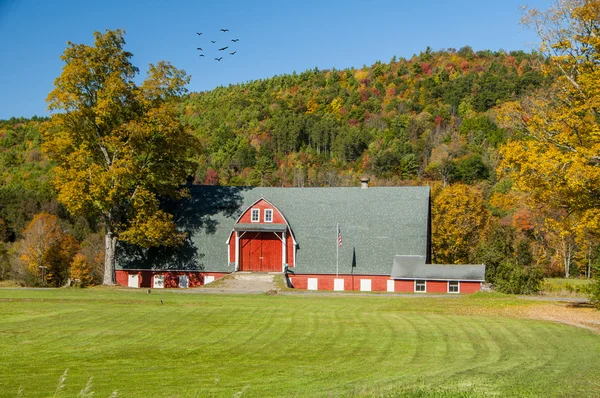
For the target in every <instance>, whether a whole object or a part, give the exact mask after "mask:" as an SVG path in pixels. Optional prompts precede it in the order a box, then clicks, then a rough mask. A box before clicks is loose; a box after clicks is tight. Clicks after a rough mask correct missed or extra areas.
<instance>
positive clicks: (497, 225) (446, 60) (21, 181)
mask: <svg viewBox="0 0 600 398" xmlns="http://www.w3.org/2000/svg"><path fill="white" fill-rule="evenodd" d="M546 63H547V61H546V59H545V58H544V57H543V56H542V55H541V54H539V53H536V52H533V53H524V52H522V51H516V52H504V51H498V52H491V51H479V52H474V51H473V50H472V49H471V48H469V47H464V48H461V49H460V50H458V51H457V50H453V49H448V50H444V51H432V50H431V49H429V48H428V49H427V50H426V51H424V52H422V53H421V54H419V55H415V56H414V57H412V58H411V59H396V58H393V59H392V60H391V61H390V62H388V63H383V62H376V63H375V64H374V65H371V66H364V67H363V68H360V69H346V70H317V69H315V70H308V71H305V72H302V73H293V74H288V75H282V76H276V77H273V78H270V79H264V80H258V81H252V82H248V83H244V84H238V85H231V86H229V87H219V88H216V89H214V90H212V91H208V92H202V93H192V94H190V95H188V96H186V97H184V98H182V100H181V104H180V109H181V118H182V120H183V122H184V123H185V124H186V125H187V126H189V128H190V129H192V130H193V131H194V133H195V135H196V137H197V138H198V140H199V143H200V146H201V155H200V156H199V157H198V159H196V161H197V171H196V173H195V181H196V183H202V184H211V185H217V184H221V185H260V186H284V187H292V186H298V187H310V186H355V185H357V184H358V182H359V177H360V176H361V175H365V174H366V175H368V176H370V177H371V185H375V186H377V185H379V186H381V185H425V184H427V185H431V186H432V203H433V209H432V214H433V246H434V260H435V261H436V262H438V263H481V262H484V263H486V264H487V265H488V279H489V280H490V281H491V282H496V283H498V284H500V285H502V284H504V285H503V286H504V290H505V291H511V289H513V290H515V291H516V290H518V291H527V290H528V289H530V290H531V291H534V290H536V288H537V287H536V286H537V285H535V283H536V282H535V281H536V280H539V278H540V277H541V276H542V273H543V274H545V275H564V274H565V273H566V272H565V262H566V264H567V268H566V270H567V273H568V272H571V274H573V275H579V274H586V275H588V276H589V274H590V269H591V266H592V265H593V264H594V262H596V261H597V257H598V256H597V250H596V249H597V246H596V247H595V248H594V249H593V250H592V249H589V250H588V248H586V250H587V251H586V250H583V249H580V248H578V247H577V245H576V244H575V242H573V245H572V247H571V250H570V251H569V252H566V251H565V250H563V248H564V242H563V241H562V240H561V239H562V238H561V237H560V236H555V235H556V234H555V233H554V231H553V230H551V229H549V228H547V227H545V226H546V225H548V224H547V223H546V222H545V220H546V219H547V217H549V215H550V216H552V214H554V213H552V211H551V210H549V209H547V210H548V211H544V212H541V211H538V210H539V209H535V208H534V207H532V206H530V205H529V202H528V200H527V195H526V194H523V193H517V192H515V191H513V190H512V189H511V188H512V185H513V183H512V181H511V180H510V178H508V177H502V178H499V177H498V174H497V167H498V162H499V158H500V155H499V148H500V147H501V146H502V145H503V144H504V143H505V142H506V140H507V139H508V138H510V136H511V135H512V134H518V132H514V130H513V129H510V130H506V129H503V128H501V127H500V123H499V121H498V116H497V109H498V107H499V106H502V104H504V103H508V102H514V101H519V100H520V99H521V98H523V96H525V95H527V94H531V93H533V92H535V91H536V90H540V89H543V88H545V87H547V86H548V85H549V84H550V81H551V80H552V76H548V75H547V74H544V73H543V71H542V67H543V65H545V64H546ZM42 121H43V119H39V118H33V119H31V120H25V119H11V120H9V121H3V122H1V123H0V150H1V152H0V171H1V175H2V186H1V187H0V217H1V219H0V227H1V228H0V233H1V234H2V235H1V236H0V238H1V239H2V242H3V243H2V246H0V256H1V257H0V261H1V262H2V266H1V268H0V279H1V278H7V277H13V278H17V279H20V280H27V283H30V284H35V283H36V280H38V279H37V278H39V277H40V275H39V270H32V269H29V270H28V268H27V267H28V266H27V264H28V261H29V259H30V256H31V255H32V254H31V252H30V251H28V250H29V249H30V248H31V247H32V245H34V243H33V242H37V244H39V243H40V242H39V241H40V240H43V236H40V234H38V235H37V236H36V234H35V233H33V232H32V231H35V230H38V231H39V230H43V228H42V227H41V226H40V225H42V226H44V228H50V229H48V230H49V231H52V234H46V235H52V236H54V238H53V241H52V242H50V243H48V242H46V243H47V245H46V246H44V247H46V250H47V252H46V254H44V255H46V256H47V264H48V266H47V267H48V271H47V272H48V274H49V275H50V277H48V274H46V275H45V276H44V277H43V278H45V281H42V282H41V283H46V282H49V283H51V284H55V285H60V284H62V283H64V281H65V280H66V279H67V277H68V275H69V273H68V272H66V271H65V269H69V268H70V267H71V268H72V266H73V265H75V268H76V269H77V270H78V271H77V272H79V274H78V275H81V274H82V273H84V274H89V275H91V277H90V280H89V281H88V283H94V282H96V283H99V282H100V281H101V272H102V271H101V268H102V267H101V264H102V262H103V260H102V256H103V245H102V235H101V233H100V231H101V227H102V225H101V223H100V222H99V220H97V219H83V218H77V219H74V218H72V217H69V216H68V214H67V212H66V211H65V210H64V209H63V207H62V206H61V205H60V204H58V202H57V200H56V193H55V191H54V189H53V187H52V184H51V180H52V174H51V166H52V165H51V164H49V162H48V160H47V159H46V157H45V156H44V154H43V153H42V152H41V151H40V142H41V138H40V134H39V130H38V128H39V125H40V123H41V122H42ZM555 213H556V214H554V215H555V216H556V217H557V218H559V217H560V214H559V212H555ZM457 220H460V221H461V222H460V223H459V222H456V221H457ZM41 235H44V234H41ZM68 237H73V239H70V238H68ZM65 239H66V240H65ZM69 242H70V243H69ZM51 247H54V249H50V248H51ZM59 248H62V251H61V250H59ZM53 250H54V251H53ZM584 251H585V253H584ZM48 253H49V254H48ZM69 256H70V257H69ZM68 258H70V259H71V260H67V259H68ZM34 263H35V264H39V261H37V262H35V261H32V262H31V264H34ZM27 278H29V279H27ZM531 280H534V282H533V284H532V285H531V286H529V285H528V284H529V283H531V282H530V281H531Z"/></svg>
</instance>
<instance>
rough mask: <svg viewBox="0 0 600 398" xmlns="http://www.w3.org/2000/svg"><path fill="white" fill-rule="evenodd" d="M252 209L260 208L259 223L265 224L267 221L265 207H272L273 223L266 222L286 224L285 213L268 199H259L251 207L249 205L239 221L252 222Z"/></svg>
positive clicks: (243, 222)
mask: <svg viewBox="0 0 600 398" xmlns="http://www.w3.org/2000/svg"><path fill="white" fill-rule="evenodd" d="M251 209H260V219H259V222H258V223H259V224H263V223H265V209H272V210H273V222H271V223H266V224H285V223H286V222H285V218H284V217H283V215H282V214H281V213H280V212H279V210H277V208H276V207H275V206H273V205H272V204H269V203H268V202H267V201H266V200H262V199H261V200H259V201H258V202H257V203H256V204H254V205H252V206H251V207H249V208H248V209H247V210H246V211H245V212H244V214H242V217H240V220H239V221H238V222H239V223H242V224H250V223H252V221H251V214H252V212H251Z"/></svg>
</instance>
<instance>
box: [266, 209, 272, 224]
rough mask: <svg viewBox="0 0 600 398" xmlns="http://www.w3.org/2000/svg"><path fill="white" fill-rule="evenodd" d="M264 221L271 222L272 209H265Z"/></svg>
mask: <svg viewBox="0 0 600 398" xmlns="http://www.w3.org/2000/svg"><path fill="white" fill-rule="evenodd" d="M265 222H273V209H265Z"/></svg>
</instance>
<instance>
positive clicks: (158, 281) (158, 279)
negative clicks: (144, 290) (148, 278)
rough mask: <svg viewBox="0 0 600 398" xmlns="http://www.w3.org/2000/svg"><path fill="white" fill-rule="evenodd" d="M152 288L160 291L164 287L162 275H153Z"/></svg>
mask: <svg viewBox="0 0 600 398" xmlns="http://www.w3.org/2000/svg"><path fill="white" fill-rule="evenodd" d="M152 287H153V288H155V289H162V288H163V287H165V277H164V276H162V275H154V284H153V286H152Z"/></svg>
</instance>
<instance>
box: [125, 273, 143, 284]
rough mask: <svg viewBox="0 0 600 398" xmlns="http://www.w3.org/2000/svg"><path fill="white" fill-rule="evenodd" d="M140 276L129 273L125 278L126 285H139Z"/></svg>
mask: <svg viewBox="0 0 600 398" xmlns="http://www.w3.org/2000/svg"><path fill="white" fill-rule="evenodd" d="M139 280H140V278H139V276H138V274H129V278H128V280H127V286H129V287H140V282H139Z"/></svg>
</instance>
